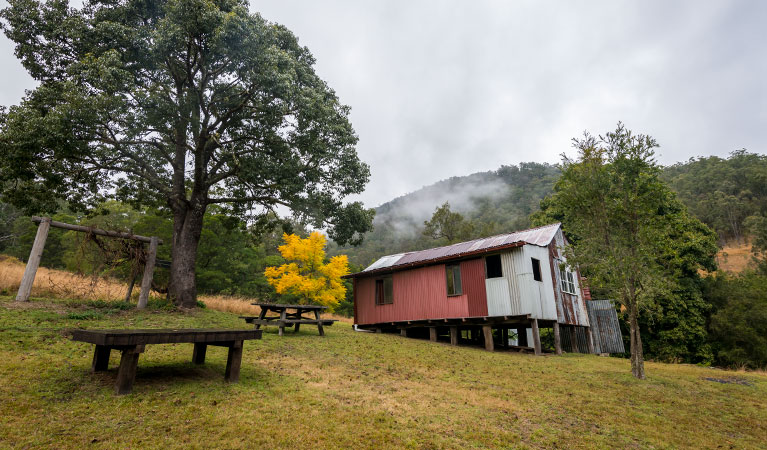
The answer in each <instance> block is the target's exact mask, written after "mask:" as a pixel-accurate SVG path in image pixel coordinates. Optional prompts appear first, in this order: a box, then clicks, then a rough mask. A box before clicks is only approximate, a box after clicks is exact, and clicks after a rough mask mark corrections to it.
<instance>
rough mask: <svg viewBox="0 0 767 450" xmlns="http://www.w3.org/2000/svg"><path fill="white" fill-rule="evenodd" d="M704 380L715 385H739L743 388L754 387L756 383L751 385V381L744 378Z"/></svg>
mask: <svg viewBox="0 0 767 450" xmlns="http://www.w3.org/2000/svg"><path fill="white" fill-rule="evenodd" d="M703 379H704V380H706V381H713V382H714V383H721V384H739V385H741V386H753V385H754V383H751V382H750V381H748V380H745V379H743V378H739V377H727V378H714V377H705V378H703Z"/></svg>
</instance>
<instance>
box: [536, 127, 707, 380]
mask: <svg viewBox="0 0 767 450" xmlns="http://www.w3.org/2000/svg"><path fill="white" fill-rule="evenodd" d="M656 146H657V144H656V143H655V141H654V140H653V139H652V138H651V137H650V136H646V135H634V134H632V133H631V132H630V131H629V130H627V129H626V128H625V127H624V126H623V125H622V124H618V128H617V129H616V130H615V131H614V132H610V133H607V134H606V135H605V137H601V136H600V137H598V138H597V137H594V136H591V135H589V134H586V135H585V136H584V138H583V139H580V140H577V139H576V140H574V147H575V148H576V149H577V150H578V159H577V160H571V159H568V158H565V159H564V160H563V164H562V176H561V178H560V179H559V180H558V181H557V183H556V184H555V186H554V193H553V194H552V195H551V196H550V197H547V198H546V200H544V201H543V202H542V203H541V208H542V210H541V211H540V212H539V213H537V214H535V215H534V217H533V220H534V222H535V223H537V224H543V223H550V222H552V221H555V220H559V221H561V222H562V223H563V228H564V230H565V231H566V233H567V234H568V236H569V238H570V239H571V242H572V243H573V246H572V247H571V248H570V249H569V251H568V255H567V256H568V264H572V265H578V266H579V267H580V269H581V270H582V271H583V273H584V274H585V275H586V276H587V277H588V278H589V284H590V286H592V288H593V289H594V291H595V292H596V293H599V294H603V295H604V296H606V297H608V298H614V299H616V300H618V301H619V302H620V303H621V304H622V305H623V306H625V308H626V310H627V314H628V318H629V325H630V326H629V328H630V337H631V339H630V341H631V349H632V352H631V353H632V360H633V363H632V369H633V372H634V375H635V376H638V377H640V378H641V377H643V376H644V370H643V368H642V367H641V362H642V358H643V355H642V347H641V340H640V339H641V338H640V335H641V328H642V327H641V326H640V323H639V320H638V319H639V317H640V311H652V312H654V313H655V319H656V320H654V321H653V314H652V313H648V314H647V316H646V317H645V319H646V320H645V321H644V328H645V330H647V329H648V328H650V326H652V334H651V336H652V337H651V339H652V341H653V345H651V346H650V347H651V348H652V349H653V351H654V352H655V355H656V356H658V357H660V358H664V359H676V358H679V359H694V360H698V361H701V362H707V360H710V357H711V356H710V351H708V350H706V349H705V348H701V347H700V342H701V341H704V337H705V329H704V322H703V317H704V312H705V305H704V304H703V302H702V301H701V299H700V293H699V291H698V290H696V289H695V283H696V282H697V277H698V275H697V269H698V268H709V269H711V268H713V266H714V259H713V258H714V256H715V255H716V251H717V247H716V240H715V235H713V234H712V232H711V231H710V230H708V229H707V228H706V226H705V225H703V224H701V223H700V222H699V221H697V219H695V218H693V217H691V216H690V215H689V214H688V212H687V210H686V208H685V207H684V205H683V204H682V203H681V202H679V200H677V199H676V197H675V196H674V194H673V193H672V191H671V190H670V189H669V187H668V186H667V185H666V184H665V183H664V182H663V181H662V180H661V179H660V172H661V169H660V167H659V166H658V165H657V164H656V163H655V160H654V151H653V148H655V147H656ZM680 316H684V317H683V319H684V320H683V321H682V323H681V325H680V323H679V322H677V321H678V320H679V319H682V317H680ZM680 327H681V328H680ZM654 346H657V347H654Z"/></svg>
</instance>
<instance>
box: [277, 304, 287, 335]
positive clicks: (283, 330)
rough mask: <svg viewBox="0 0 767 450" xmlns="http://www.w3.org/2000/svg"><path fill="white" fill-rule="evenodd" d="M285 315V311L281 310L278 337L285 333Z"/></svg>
mask: <svg viewBox="0 0 767 450" xmlns="http://www.w3.org/2000/svg"><path fill="white" fill-rule="evenodd" d="M286 314H287V312H286V310H284V309H283V310H282V311H281V312H280V332H279V334H280V336H282V334H283V333H284V332H285V315H286Z"/></svg>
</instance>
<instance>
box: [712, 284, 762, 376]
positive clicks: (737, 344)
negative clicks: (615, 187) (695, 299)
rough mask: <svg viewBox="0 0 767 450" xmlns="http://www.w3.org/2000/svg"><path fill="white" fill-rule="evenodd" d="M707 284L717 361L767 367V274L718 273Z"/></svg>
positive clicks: (739, 365) (727, 364)
mask: <svg viewBox="0 0 767 450" xmlns="http://www.w3.org/2000/svg"><path fill="white" fill-rule="evenodd" d="M704 286H705V296H706V299H708V301H709V302H710V303H711V305H712V307H713V311H712V314H711V318H710V322H709V332H710V341H711V344H712V346H713V347H714V349H715V354H716V360H715V362H716V364H718V365H722V366H730V367H748V368H752V369H756V368H761V369H765V368H767V275H764V274H757V273H754V272H745V273H742V274H739V275H730V274H727V273H719V274H717V275H716V276H710V277H707V278H706V279H705V284H704Z"/></svg>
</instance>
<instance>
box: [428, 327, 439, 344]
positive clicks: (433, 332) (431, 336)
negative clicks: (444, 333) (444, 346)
mask: <svg viewBox="0 0 767 450" xmlns="http://www.w3.org/2000/svg"><path fill="white" fill-rule="evenodd" d="M429 340H430V341H432V342H437V327H429Z"/></svg>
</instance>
